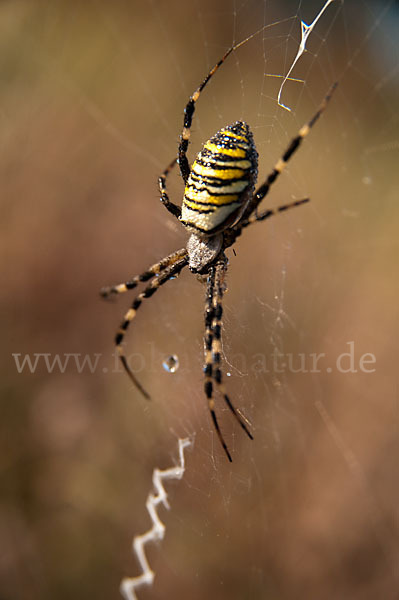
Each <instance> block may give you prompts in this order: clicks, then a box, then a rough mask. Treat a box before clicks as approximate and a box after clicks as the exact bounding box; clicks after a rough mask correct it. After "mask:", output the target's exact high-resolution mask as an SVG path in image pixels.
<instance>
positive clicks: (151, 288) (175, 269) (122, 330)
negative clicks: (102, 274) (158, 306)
mask: <svg viewBox="0 0 399 600" xmlns="http://www.w3.org/2000/svg"><path fill="white" fill-rule="evenodd" d="M179 252H180V253H182V252H183V255H181V256H180V258H178V259H177V260H173V261H172V260H170V258H171V257H172V256H173V257H175V256H176V255H177V254H178V253H175V254H174V255H171V257H168V258H169V263H168V266H166V265H165V267H164V269H163V270H162V273H160V275H159V276H158V277H154V279H153V280H152V281H151V282H150V283H149V284H148V285H147V287H146V288H145V289H144V290H143V291H142V292H141V293H140V294H139V295H138V296H136V298H135V299H134V300H133V302H132V305H131V307H130V308H129V310H128V311H127V313H126V314H125V316H124V319H123V321H122V323H121V325H120V327H119V329H118V331H117V333H116V336H115V345H116V350H117V353H118V355H119V358H120V361H121V363H122V365H123V367H124V369H125V371H126V373H127V374H128V375H129V377H130V379H131V380H132V382H133V383H134V385H135V386H136V387H137V389H138V390H139V391H140V392H141V393H142V395H143V396H144V397H145V398H149V397H150V396H149V394H148V393H147V392H146V391H145V389H144V388H143V386H142V385H141V384H140V382H139V381H138V380H137V379H136V377H135V375H134V373H133V371H132V370H131V368H130V367H129V364H128V362H127V359H126V356H125V352H124V349H123V345H122V342H123V340H124V337H125V335H126V331H127V329H128V327H129V325H130V323H131V322H132V320H133V319H134V317H135V316H136V313H137V310H138V309H139V308H140V306H141V304H142V302H143V300H145V299H146V298H150V297H151V296H152V295H153V294H155V292H156V291H157V289H159V288H160V286H161V285H163V284H164V283H166V282H167V281H169V280H170V279H172V278H174V277H175V276H176V275H178V274H179V273H180V271H181V270H182V269H183V268H184V267H185V266H186V265H187V264H188V255H187V252H186V250H185V249H184V250H183V251H179ZM166 260H167V259H165V261H166ZM161 262H162V261H161ZM159 264H160V263H158V265H159ZM122 285H125V284H122ZM110 289H112V288H110ZM122 291H125V290H122Z"/></svg>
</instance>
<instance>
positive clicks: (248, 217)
mask: <svg viewBox="0 0 399 600" xmlns="http://www.w3.org/2000/svg"><path fill="white" fill-rule="evenodd" d="M336 87H337V83H334V85H333V86H332V87H331V88H330V90H329V91H328V93H327V95H326V96H325V98H324V99H323V101H322V103H321V104H320V106H319V108H318V110H317V111H316V112H315V114H314V115H313V117H312V118H311V119H310V121H308V122H307V123H306V124H305V125H303V126H302V127H301V129H300V130H299V131H298V134H297V135H296V136H295V137H294V138H293V140H292V141H291V142H290V144H289V146H288V148H287V149H286V150H285V152H284V154H283V155H282V157H281V158H280V159H279V160H278V161H277V162H276V164H275V165H274V167H273V169H272V171H271V173H270V174H269V175H268V176H267V177H266V180H265V181H264V183H262V185H260V186H259V187H258V189H257V190H256V192H255V193H254V195H253V197H252V199H251V200H250V201H249V203H248V206H247V208H246V209H245V211H244V214H243V215H242V217H241V220H240V221H239V223H238V224H237V227H247V226H248V225H250V224H251V223H254V222H255V221H263V220H264V219H267V218H268V217H271V216H272V215H273V214H277V213H279V212H283V211H284V210H288V209H289V208H293V207H294V206H300V205H301V204H304V203H305V202H308V200H309V199H308V198H305V199H304V200H297V201H294V202H291V203H289V204H286V205H283V206H280V207H279V208H277V209H275V211H274V212H270V211H269V210H266V211H264V212H263V213H260V214H259V215H258V214H257V212H256V211H257V209H258V206H259V204H260V203H261V201H262V200H263V199H264V198H265V196H267V194H268V193H269V190H270V188H271V186H272V185H273V183H274V182H275V181H276V179H277V178H278V176H279V175H280V174H281V173H282V172H283V171H284V169H285V167H286V166H287V163H288V161H289V160H290V159H291V158H292V156H293V155H294V154H295V152H296V151H297V150H298V148H299V146H300V145H301V143H302V141H303V140H304V138H305V137H306V136H307V135H308V134H309V132H310V130H311V129H312V127H313V125H314V124H315V123H316V121H317V120H318V119H319V117H320V116H321V114H322V113H323V112H324V110H325V109H326V108H327V104H328V103H329V101H330V99H331V96H332V95H333V93H334V90H335V88H336ZM253 213H254V214H253Z"/></svg>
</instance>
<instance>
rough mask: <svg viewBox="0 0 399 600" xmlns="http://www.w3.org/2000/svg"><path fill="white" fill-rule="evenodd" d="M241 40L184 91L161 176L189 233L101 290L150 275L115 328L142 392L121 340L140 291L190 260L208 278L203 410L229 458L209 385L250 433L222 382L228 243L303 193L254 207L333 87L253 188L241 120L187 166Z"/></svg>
mask: <svg viewBox="0 0 399 600" xmlns="http://www.w3.org/2000/svg"><path fill="white" fill-rule="evenodd" d="M242 43H243V42H241V43H240V44H237V45H236V46H233V47H232V48H230V49H229V50H228V51H227V52H226V54H225V55H224V56H223V57H222V58H221V59H220V60H219V62H218V63H217V64H216V65H215V66H214V67H213V69H211V71H210V72H209V73H208V75H207V76H206V77H205V79H204V81H203V82H202V83H201V85H200V86H199V87H198V89H197V90H196V91H195V92H194V94H193V95H192V96H191V97H190V99H189V101H188V103H187V105H186V108H185V111H184V123H183V131H182V134H181V137H180V144H179V149H178V156H177V157H176V158H174V159H173V161H172V162H171V163H170V164H169V166H168V167H167V168H166V169H165V171H164V172H163V173H162V175H161V176H160V178H159V190H160V193H161V202H162V203H163V204H164V206H165V207H166V208H167V210H168V211H169V212H170V213H171V214H172V215H173V216H174V217H176V218H178V219H179V221H180V222H181V223H182V224H183V225H184V226H185V227H186V228H187V229H188V231H189V232H190V233H191V235H190V238H189V240H188V243H187V247H186V248H182V249H181V250H178V251H177V252H174V253H173V254H170V255H169V256H166V257H165V258H163V259H162V260H161V261H159V262H158V263H156V264H154V265H152V267H150V268H149V269H148V270H147V271H144V272H143V273H141V274H140V275H137V276H136V277H133V278H132V279H131V280H129V281H127V282H126V283H121V284H119V285H116V286H111V287H107V288H103V289H102V290H101V295H102V296H104V297H108V296H109V295H110V294H119V293H122V292H126V291H127V290H130V289H133V288H135V287H136V286H137V285H138V284H139V283H140V282H145V281H149V282H150V283H149V284H148V285H147V287H146V288H145V289H144V290H143V291H142V292H141V293H140V294H138V296H136V298H135V299H134V300H133V303H132V305H131V308H130V309H129V310H128V312H127V313H126V315H125V317H124V319H123V321H122V323H121V326H120V328H119V330H118V332H117V334H116V337H115V343H116V347H117V351H118V354H119V357H120V360H121V361H122V364H123V366H124V367H125V369H126V371H127V373H128V374H129V376H130V378H131V380H132V381H133V383H134V384H135V386H136V387H137V388H138V389H139V390H140V392H141V393H142V394H143V395H144V396H145V397H146V398H149V395H148V393H147V392H146V391H145V389H144V388H143V387H142V385H141V384H140V383H139V382H138V380H137V379H136V377H135V375H134V374H133V372H132V371H131V369H130V367H129V365H128V363H127V360H126V357H125V354H124V350H123V346H122V342H123V338H124V336H125V333H126V330H127V328H128V327H129V324H130V322H131V321H132V320H133V318H134V317H135V315H136V312H137V309H138V308H139V307H140V305H141V303H142V301H143V300H144V299H145V298H149V297H150V296H152V295H153V294H154V293H155V292H156V290H157V289H158V288H159V287H160V286H161V285H163V284H164V283H166V282H167V281H169V280H170V279H172V278H173V277H174V276H176V275H177V274H178V273H180V271H181V270H182V269H183V268H184V267H185V266H187V265H188V266H189V268H190V270H191V271H192V272H193V273H197V274H199V275H201V276H202V277H203V278H204V277H205V278H206V282H207V291H206V300H205V338H204V350H205V366H204V374H205V395H206V397H207V400H208V406H209V410H210V412H211V416H212V420H213V423H214V426H215V429H216V432H217V435H218V437H219V440H220V442H221V444H222V446H223V448H224V450H225V452H226V455H227V457H228V459H229V460H230V461H231V455H230V452H229V450H228V448H227V446H226V443H225V441H224V438H223V436H222V433H221V431H220V427H219V423H218V420H217V417H216V412H215V401H214V391H215V388H216V389H217V390H218V391H219V392H220V393H221V395H222V397H223V399H224V401H225V403H226V404H227V406H228V408H229V409H230V410H231V412H232V413H233V415H234V417H235V418H236V420H237V421H238V423H239V424H240V425H241V427H242V428H243V429H244V431H245V432H246V433H247V435H248V436H249V437H250V438H251V439H252V434H251V432H250V431H249V429H248V427H247V424H246V421H245V420H244V418H243V417H242V416H241V413H240V412H239V411H237V410H236V409H235V408H234V405H233V404H232V403H231V401H230V398H229V396H228V395H227V394H226V390H225V388H224V386H223V383H222V372H221V369H220V363H221V353H222V347H221V324H222V300H223V293H224V278H225V274H226V271H227V258H226V255H225V252H224V251H225V250H226V248H229V247H230V246H232V245H233V244H234V242H235V241H236V239H237V237H238V236H239V235H241V232H242V230H243V229H244V228H245V227H248V225H251V224H252V223H255V222H257V221H263V220H265V219H268V218H269V217H271V216H272V215H274V214H277V213H279V212H283V211H286V210H288V209H290V208H293V207H295V206H299V205H300V204H303V203H305V202H307V201H308V199H307V198H305V199H303V200H296V201H294V202H291V203H289V204H284V205H282V206H280V207H278V208H275V209H267V210H265V211H263V212H258V207H259V204H260V202H261V201H262V200H263V198H264V197H265V196H266V194H267V193H268V191H269V188H270V186H271V185H272V184H273V183H274V182H275V180H276V179H277V177H278V176H279V174H280V173H281V172H282V171H283V169H284V167H285V165H286V164H287V162H288V161H289V159H290V158H291V156H292V155H293V154H294V152H295V151H296V150H297V148H298V146H299V145H300V143H301V142H302V140H303V138H305V137H306V136H307V135H308V133H309V131H310V129H311V128H312V126H313V125H314V123H315V122H316V121H317V119H318V118H319V116H320V115H321V113H322V112H323V110H324V109H325V107H326V106H327V103H328V101H329V99H330V97H331V95H332V92H333V90H334V88H335V86H336V84H334V86H333V87H332V88H331V90H330V91H329V93H328V94H327V96H326V97H325V98H324V100H323V102H322V104H321V106H320V107H319V109H318V111H317V112H316V113H315V114H314V116H313V117H312V118H311V120H310V121H309V122H308V123H307V124H305V125H304V126H303V127H302V128H301V129H300V130H299V132H298V134H297V135H296V137H295V138H293V140H292V141H291V143H290V145H289V146H288V148H287V149H286V151H285V152H284V154H283V156H282V157H281V158H280V159H279V160H278V161H277V162H276V164H275V166H274V168H273V169H272V171H271V172H270V174H269V175H268V176H267V178H266V179H265V181H264V182H263V183H262V184H261V185H260V187H259V188H258V189H257V190H256V191H254V188H255V184H256V178H257V168H258V153H257V151H256V148H255V144H254V141H253V137H252V133H251V131H250V129H249V127H248V125H247V124H246V123H245V122H243V121H237V122H236V123H234V124H232V125H229V126H227V127H224V128H223V129H221V130H220V131H218V132H217V133H216V134H215V135H214V136H213V137H211V138H210V140H208V141H207V142H206V143H205V144H204V146H203V147H202V149H201V151H200V152H199V154H198V155H197V158H196V160H195V161H194V163H193V164H192V166H191V168H190V165H189V162H188V159H187V149H188V144H189V139H190V133H191V124H192V119H193V115H194V111H195V104H196V102H197V100H198V98H199V97H200V94H201V92H202V90H203V89H204V87H205V86H206V84H207V83H208V81H209V80H210V79H211V77H212V76H213V75H214V73H216V71H217V70H218V68H219V67H220V66H221V65H222V64H223V62H224V61H225V60H226V58H227V57H228V56H229V54H231V52H232V51H233V50H236V49H237V48H238V47H239V46H241V45H242ZM177 163H178V164H179V167H180V173H181V176H182V178H183V181H184V183H185V191H184V198H183V204H182V207H181V208H180V207H179V206H177V205H176V204H174V203H173V202H171V201H170V199H169V196H168V194H167V191H166V179H167V176H168V175H169V173H170V171H171V169H172V168H173V167H174V166H175V165H176V164H177Z"/></svg>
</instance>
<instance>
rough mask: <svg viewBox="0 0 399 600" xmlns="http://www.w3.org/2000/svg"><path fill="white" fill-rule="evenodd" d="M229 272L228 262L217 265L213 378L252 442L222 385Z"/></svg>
mask: <svg viewBox="0 0 399 600" xmlns="http://www.w3.org/2000/svg"><path fill="white" fill-rule="evenodd" d="M226 272H227V261H226V260H224V261H223V262H221V263H218V264H217V265H216V274H215V292H214V296H213V308H214V311H213V323H212V332H213V340H212V363H213V367H212V376H213V379H214V381H215V383H216V386H217V387H218V389H219V391H220V392H221V394H222V395H223V398H224V401H225V402H226V404H227V406H228V407H229V409H230V410H231V412H232V413H233V415H234V417H235V419H236V420H237V421H238V423H239V424H240V425H241V427H242V428H243V430H244V431H245V433H246V434H247V435H248V437H249V438H251V440H253V435H252V434H251V432H250V431H249V429H248V428H247V426H246V424H245V421H244V419H243V418H242V416H241V415H240V413H239V412H238V411H237V410H236V408H235V407H234V405H233V404H232V402H231V400H230V398H229V397H228V395H227V394H226V390H225V387H224V385H223V383H222V371H221V369H220V362H221V351H222V343H221V329H222V313H223V307H222V302H223V292H224V290H225V285H224V278H225V275H226Z"/></svg>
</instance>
